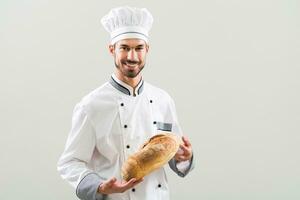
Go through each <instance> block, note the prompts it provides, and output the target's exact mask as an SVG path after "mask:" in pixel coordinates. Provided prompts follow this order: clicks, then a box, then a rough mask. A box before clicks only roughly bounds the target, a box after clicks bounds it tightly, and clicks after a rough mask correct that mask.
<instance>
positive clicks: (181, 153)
mask: <svg viewBox="0 0 300 200" xmlns="http://www.w3.org/2000/svg"><path fill="white" fill-rule="evenodd" d="M182 141H183V144H180V147H179V150H178V151H177V153H176V154H175V160H176V161H178V162H180V161H186V160H190V159H191V158H192V155H193V151H192V145H191V143H190V141H189V139H188V138H187V137H185V136H182Z"/></svg>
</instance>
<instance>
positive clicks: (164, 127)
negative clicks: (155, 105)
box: [156, 122, 172, 131]
mask: <svg viewBox="0 0 300 200" xmlns="http://www.w3.org/2000/svg"><path fill="white" fill-rule="evenodd" d="M156 127H157V130H160V131H172V123H165V122H156Z"/></svg>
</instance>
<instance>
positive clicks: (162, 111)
mask: <svg viewBox="0 0 300 200" xmlns="http://www.w3.org/2000/svg"><path fill="white" fill-rule="evenodd" d="M118 82H120V83H121V81H118ZM122 85H123V86H126V87H130V86H128V85H125V84H124V83H123V84H122ZM143 86H144V90H143V92H141V93H140V94H139V95H137V96H136V97H134V96H130V95H127V94H124V93H122V92H120V91H119V90H117V89H116V88H114V87H113V86H112V85H111V84H110V83H109V82H107V83H105V84H104V85H102V86H101V87H99V88H98V89H96V90H94V91H92V92H91V93H90V94H88V95H87V96H85V97H84V98H83V99H82V100H81V102H79V103H78V104H77V105H76V106H75V109H74V113H73V119H72V128H71V131H70V133H69V136H68V139H67V143H66V146H65V150H64V152H63V154H62V155H61V157H60V159H59V162H58V171H59V172H60V174H61V176H62V177H63V178H64V179H66V180H67V181H68V182H69V183H70V184H71V185H72V186H73V187H75V188H76V187H77V185H78V184H79V182H80V181H81V180H82V178H83V177H84V176H85V175H87V174H88V173H91V172H95V173H97V174H98V175H99V176H100V178H101V179H102V180H103V181H105V180H107V179H110V178H111V177H113V176H114V177H116V178H117V179H118V180H121V174H120V170H121V166H122V164H123V162H124V161H125V160H126V159H127V158H128V156H129V155H131V154H133V153H134V152H136V151H137V150H138V148H139V147H140V146H141V145H142V144H143V143H144V142H145V141H146V140H147V139H149V138H150V137H151V136H153V135H155V134H157V133H158V132H160V130H157V127H156V125H155V124H154V123H153V122H154V121H156V122H162V123H171V124H172V132H174V133H176V134H178V135H179V136H181V135H182V131H181V128H180V126H179V124H178V121H177V116H176V110H175V105H174V102H173V100H172V98H171V97H170V96H169V95H168V94H167V93H166V92H164V91H163V90H161V89H159V88H157V87H154V86H152V85H150V84H148V83H146V82H144V84H143ZM139 87H140V86H139ZM150 100H152V101H151V102H152V103H150ZM121 105H123V106H121ZM124 125H127V128H124ZM127 145H130V148H127V147H126V146H127ZM166 166H167V165H166ZM166 166H165V167H166ZM159 184H160V185H161V187H159V186H158V185H159ZM107 199H109V200H117V199H118V200H119V199H123V200H125V199H126V200H129V199H130V200H140V199H143V200H169V189H168V183H167V178H166V173H165V170H164V168H160V169H158V170H156V171H154V172H153V173H151V174H149V175H148V176H146V177H145V180H144V181H143V182H142V183H140V184H139V185H137V186H136V187H135V192H132V191H131V190H128V191H126V192H124V193H115V194H111V195H108V198H107Z"/></svg>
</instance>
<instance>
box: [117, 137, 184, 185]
mask: <svg viewBox="0 0 300 200" xmlns="http://www.w3.org/2000/svg"><path fill="white" fill-rule="evenodd" d="M179 145H180V138H179V137H177V136H176V135H175V134H173V133H170V132H161V133H159V134H157V135H155V136H153V137H151V138H150V139H149V140H148V141H147V142H145V144H144V145H143V146H142V147H141V149H140V150H139V151H138V152H136V153H134V154H133V155H131V156H129V158H128V159H127V160H126V162H125V163H124V164H123V166H122V172H121V173H122V177H123V179H124V180H125V181H129V180H130V179H131V178H136V179H141V178H142V177H144V176H146V175H147V174H149V173H151V172H152V171H154V170H156V169H158V168H160V167H162V166H163V165H165V164H166V163H167V162H169V160H171V158H172V157H173V156H174V155H175V154H176V152H177V150H178V148H179Z"/></svg>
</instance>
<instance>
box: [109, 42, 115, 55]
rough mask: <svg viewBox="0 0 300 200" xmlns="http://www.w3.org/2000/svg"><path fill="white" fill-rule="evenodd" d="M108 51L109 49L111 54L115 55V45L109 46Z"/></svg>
mask: <svg viewBox="0 0 300 200" xmlns="http://www.w3.org/2000/svg"><path fill="white" fill-rule="evenodd" d="M108 49H109V52H110V53H111V55H114V53H115V45H111V44H110V45H109V46H108Z"/></svg>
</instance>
